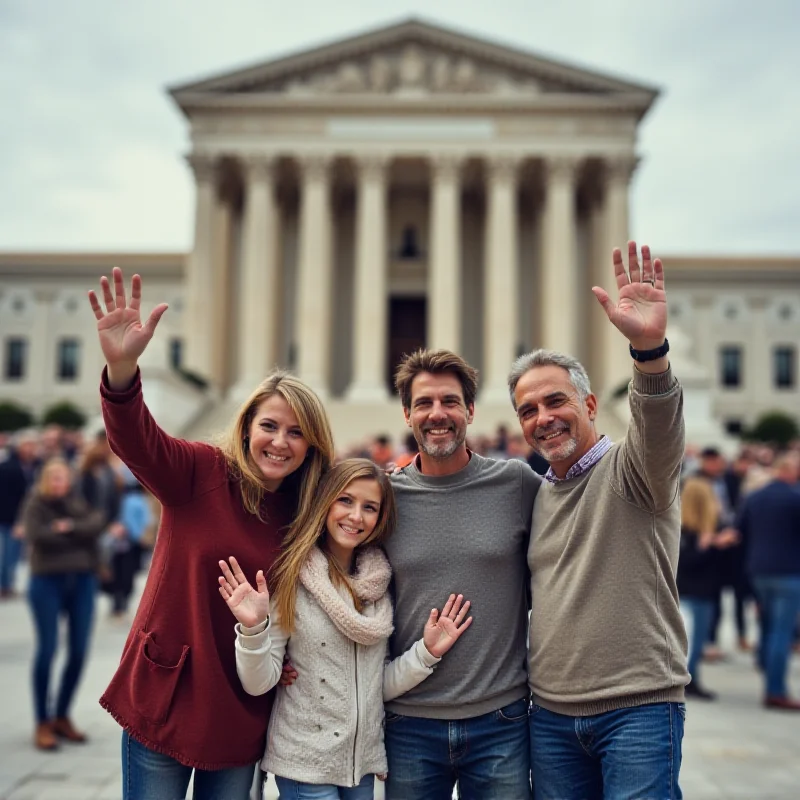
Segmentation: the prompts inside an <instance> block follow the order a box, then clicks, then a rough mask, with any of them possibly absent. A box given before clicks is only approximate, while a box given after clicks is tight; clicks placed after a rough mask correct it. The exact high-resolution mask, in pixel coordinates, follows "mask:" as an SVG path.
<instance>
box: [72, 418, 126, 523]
mask: <svg viewBox="0 0 800 800" xmlns="http://www.w3.org/2000/svg"><path fill="white" fill-rule="evenodd" d="M113 456H114V454H113V453H112V452H111V447H110V446H109V444H108V437H107V436H106V432H105V431H104V430H102V431H99V432H98V433H97V434H96V436H95V437H94V440H93V441H92V442H91V444H90V445H89V446H88V447H87V449H86V450H85V451H84V453H83V456H82V458H81V462H80V467H79V470H80V490H81V494H82V495H83V497H84V499H85V500H86V502H87V503H88V504H89V505H90V506H91V507H92V508H96V509H97V510H98V511H102V512H103V516H104V517H105V519H106V524H107V525H110V524H111V523H112V522H114V520H116V519H117V517H118V516H119V507H120V500H121V498H122V478H121V477H120V475H119V474H118V473H117V471H116V470H115V469H114V467H113V466H112V464H111V460H112V458H113Z"/></svg>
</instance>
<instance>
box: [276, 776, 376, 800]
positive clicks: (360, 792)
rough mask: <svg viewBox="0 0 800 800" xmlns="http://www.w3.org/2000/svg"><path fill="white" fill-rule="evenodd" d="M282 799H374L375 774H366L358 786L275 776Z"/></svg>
mask: <svg viewBox="0 0 800 800" xmlns="http://www.w3.org/2000/svg"><path fill="white" fill-rule="evenodd" d="M275 783H276V784H277V785H278V792H279V796H280V800H372V798H373V797H375V776H374V775H365V776H364V777H363V778H362V779H361V782H360V783H359V784H358V786H334V785H333V784H331V783H299V782H298V781H293V780H292V779H291V778H281V776H280V775H276V776H275Z"/></svg>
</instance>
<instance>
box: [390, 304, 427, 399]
mask: <svg viewBox="0 0 800 800" xmlns="http://www.w3.org/2000/svg"><path fill="white" fill-rule="evenodd" d="M426 312H427V300H426V298H424V297H392V298H391V299H390V300H389V359H388V362H387V365H386V366H387V370H388V374H387V376H386V379H387V381H388V383H389V387H390V391H391V392H394V371H395V370H396V369H397V365H398V364H399V363H400V359H401V358H402V357H403V356H404V355H405V354H406V353H412V352H414V350H418V349H419V348H420V347H425V333H426V317H427V313H426Z"/></svg>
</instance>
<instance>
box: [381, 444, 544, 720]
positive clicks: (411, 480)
mask: <svg viewBox="0 0 800 800" xmlns="http://www.w3.org/2000/svg"><path fill="white" fill-rule="evenodd" d="M540 482H541V479H540V478H539V476H538V475H536V474H535V473H534V472H533V471H532V470H531V468H530V467H529V466H528V465H527V464H525V463H524V462H522V461H495V460H493V459H490V458H484V457H482V456H479V455H477V454H475V453H473V454H472V457H471V459H470V462H469V464H468V465H467V466H466V467H464V469H462V470H460V471H459V472H457V473H455V474H454V475H447V476H443V477H432V476H429V475H423V474H422V473H420V472H419V470H418V469H417V468H416V466H415V464H413V463H412V464H411V465H409V466H408V467H406V468H405V469H404V470H403V471H402V472H400V473H399V474H397V475H395V476H393V478H392V484H393V486H394V490H395V494H396V497H397V511H398V524H397V529H396V530H395V532H394V533H393V534H392V535H391V536H390V537H389V540H388V541H387V542H386V543H385V546H384V549H385V550H386V552H387V555H388V556H389V561H390V563H391V565H392V571H393V573H394V578H393V583H394V595H395V633H394V635H393V636H392V638H391V640H390V647H391V655H392V657H393V658H397V657H398V656H399V655H401V654H402V653H404V652H405V651H406V650H408V649H409V648H410V647H411V646H412V645H413V644H414V642H415V641H416V640H417V639H418V638H419V632H420V627H419V626H420V622H419V621H420V620H421V619H425V617H426V616H427V614H429V613H430V610H431V609H432V608H438V609H439V610H441V608H442V606H443V605H444V603H445V602H446V600H447V597H448V595H449V594H450V593H451V592H456V593H458V592H460V593H461V594H463V595H464V597H465V598H466V599H467V600H470V601H471V602H472V607H471V608H470V614H472V616H473V618H474V619H473V622H472V625H471V626H470V628H469V629H468V630H467V631H466V632H465V633H464V635H463V636H462V637H461V638H460V639H459V640H458V641H457V642H456V643H455V645H454V646H453V649H452V651H451V652H450V653H448V655H447V658H446V659H444V660H443V661H442V662H441V663H440V664H439V666H438V667H437V668H436V670H435V671H434V673H433V675H431V676H430V677H429V678H428V679H427V680H426V681H424V682H423V683H421V684H420V685H418V686H416V687H415V688H413V689H411V691H409V692H407V693H406V694H404V695H403V696H402V697H398V698H397V699H395V700H393V701H392V702H389V703H387V705H386V708H387V709H388V710H389V711H392V712H394V713H396V714H403V715H406V716H412V717H427V718H431V719H466V718H468V717H476V716H479V715H481V714H487V713H489V712H491V711H496V710H497V709H498V708H502V707H503V706H505V705H508V704H509V703H512V702H514V701H515V700H519V699H520V698H523V697H526V696H527V694H528V686H527V673H526V642H525V638H526V627H527V611H528V603H527V586H526V584H527V580H528V570H527V566H526V552H527V547H528V536H529V531H530V523H531V515H532V509H533V501H534V498H535V496H536V492H537V490H538V488H539V485H540Z"/></svg>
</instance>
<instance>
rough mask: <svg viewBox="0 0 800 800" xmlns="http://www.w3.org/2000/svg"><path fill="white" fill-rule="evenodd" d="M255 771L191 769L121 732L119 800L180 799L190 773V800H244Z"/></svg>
mask: <svg viewBox="0 0 800 800" xmlns="http://www.w3.org/2000/svg"><path fill="white" fill-rule="evenodd" d="M255 769H256V765H255V764H250V766H247V767H232V768H231V769H220V770H203V769H195V770H193V769H192V767H186V766H184V765H183V764H181V763H180V762H179V761H176V760H175V759H174V758H170V756H165V755H164V754H163V753H156V752H155V751H154V750H150V748H148V747H145V746H144V745H143V744H141V742H137V741H136V739H134V738H133V737H132V736H130V735H129V734H128V732H127V731H123V732H122V798H123V800H183V798H184V797H186V789H187V788H188V787H189V781H190V780H191V777H192V772H194V790H193V792H192V797H193V798H194V800H248V798H249V797H250V788H251V787H252V785H253V776H254V775H255Z"/></svg>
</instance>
